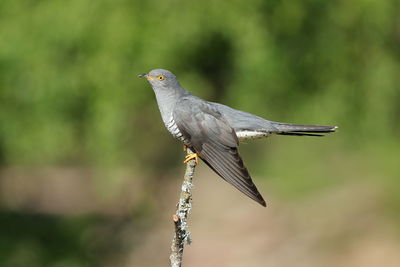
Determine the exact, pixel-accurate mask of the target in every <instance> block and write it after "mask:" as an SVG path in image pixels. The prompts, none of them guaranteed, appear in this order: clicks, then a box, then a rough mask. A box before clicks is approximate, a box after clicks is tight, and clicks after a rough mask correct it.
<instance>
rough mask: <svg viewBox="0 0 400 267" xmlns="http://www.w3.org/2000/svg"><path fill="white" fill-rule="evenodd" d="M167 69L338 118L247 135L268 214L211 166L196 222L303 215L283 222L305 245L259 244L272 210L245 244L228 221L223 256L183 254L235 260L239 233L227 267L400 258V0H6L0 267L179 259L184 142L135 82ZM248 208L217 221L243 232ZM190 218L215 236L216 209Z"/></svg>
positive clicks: (231, 92) (268, 112)
mask: <svg viewBox="0 0 400 267" xmlns="http://www.w3.org/2000/svg"><path fill="white" fill-rule="evenodd" d="M154 68H165V69H169V70H171V71H173V72H174V73H175V74H176V75H177V76H178V77H179V80H180V82H181V84H182V85H183V86H184V87H185V88H187V89H188V90H189V91H191V92H193V93H194V94H196V95H198V96H200V97H203V98H205V99H207V100H211V101H216V102H222V103H224V104H227V105H230V106H232V107H234V108H237V109H242V110H245V111H248V112H252V113H256V114H257V115H260V116H263V117H265V118H268V119H270V120H275V121H284V122H296V123H304V124H328V125H338V126H339V127H340V128H339V132H338V133H335V134H332V135H329V136H328V137H324V138H312V137H285V136H280V137H271V138H268V139H267V140H258V141H255V142H252V143H249V144H247V145H243V146H241V151H242V154H243V157H244V159H245V162H246V164H247V166H248V168H249V170H250V172H251V173H252V174H253V176H254V180H255V182H256V184H257V185H259V187H260V189H261V192H262V193H263V195H264V197H265V198H266V200H267V202H270V207H267V209H262V208H259V207H258V206H256V204H254V203H253V202H252V201H250V200H248V199H246V198H244V197H242V196H241V195H240V193H239V192H237V191H234V189H231V188H229V187H230V186H229V185H228V184H225V183H222V182H221V184H220V182H219V180H220V179H219V178H218V177H217V176H216V175H215V174H213V173H211V172H209V171H208V170H207V168H206V166H204V164H201V166H200V167H199V170H198V175H197V176H196V178H195V183H197V182H198V183H199V186H198V187H196V188H195V191H194V200H195V206H194V210H193V212H194V213H196V209H197V210H198V211H199V212H200V211H201V210H202V211H203V212H202V214H198V217H199V218H202V217H201V215H203V216H207V220H208V221H209V223H210V222H213V221H218V220H217V219H215V216H219V217H218V218H220V219H221V220H223V219H224V216H225V215H224V214H225V212H224V211H226V213H227V214H230V213H229V212H230V210H231V211H233V210H235V212H237V213H238V214H239V215H238V218H243V216H245V215H246V216H251V217H253V216H254V221H260V222H265V223H268V225H270V224H271V223H272V222H274V220H270V219H271V218H278V217H279V218H282V221H283V222H287V223H289V222H290V221H291V223H292V224H290V225H286V224H285V223H282V221H276V225H286V226H287V228H286V227H282V229H281V231H282V232H284V233H289V232H290V233H291V237H293V236H305V237H304V238H305V239H304V240H306V241H304V242H298V243H296V242H292V241H293V240H291V239H288V237H287V236H286V235H278V236H276V237H274V238H273V241H271V242H272V243H273V244H278V245H277V246H278V247H280V248H281V250H279V253H278V252H276V250H269V252H268V253H269V254H268V257H267V256H266V255H267V254H265V251H263V250H264V249H265V248H266V246H267V245H265V244H264V243H263V242H261V241H262V240H264V239H263V237H264V236H265V237H266V238H265V240H267V239H268V240H269V239H271V238H272V237H271V235H272V233H271V232H270V230H271V229H274V226H273V225H272V226H271V225H270V226H271V227H266V226H265V225H264V224H262V223H260V224H259V225H258V227H259V228H256V226H254V227H255V228H256V229H257V230H254V232H249V233H247V235H246V236H244V237H243V238H240V239H239V238H238V237H235V235H229V234H226V235H223V234H221V236H222V237H221V239H222V240H224V242H222V241H221V242H222V243H221V242H220V243H213V244H215V246H216V247H215V248H214V249H215V250H217V251H218V250H219V249H222V248H225V249H226V251H227V254H226V255H225V257H222V256H221V255H219V256H220V257H221V258H220V259H218V257H211V258H213V259H214V260H213V261H211V262H207V261H206V260H205V259H204V258H201V256H202V255H203V253H204V247H203V249H201V248H200V247H199V248H198V249H196V247H195V245H193V246H192V247H191V248H190V249H191V250H190V251H188V253H189V254H188V255H187V258H186V260H187V265H188V266H222V265H221V264H222V263H229V258H231V257H232V255H230V253H229V251H230V250H229V249H227V248H226V244H227V242H229V243H230V244H231V249H232V250H234V249H235V247H242V248H243V245H244V246H245V247H249V249H253V250H252V251H253V252H251V253H254V254H251V253H250V252H249V253H250V254H238V255H241V257H239V256H238V255H236V257H237V260H239V261H237V262H236V263H235V264H230V265H227V266H264V265H263V264H264V263H266V262H271V259H274V261H272V262H273V263H271V264H273V265H272V266H294V265H296V266H330V265H329V264H332V266H338V265H339V266H377V265H376V264H375V265H374V263H376V262H379V263H380V264H383V263H382V261H383V260H385V261H386V264H383V265H385V266H392V265H390V264H391V263H394V264H395V265H393V266H398V265H396V263H399V262H396V261H397V260H399V258H398V255H397V254H398V253H394V252H395V251H397V252H398V249H399V248H400V241H399V240H400V236H399V233H400V231H399V230H400V229H399V227H398V225H399V223H400V216H399V208H400V194H399V192H398V191H399V189H400V182H399V177H400V168H399V162H400V161H399V151H400V141H399V140H400V124H399V116H400V105H399V102H400V3H399V2H398V1H396V0H386V1H370V0H353V1H344V0H342V1H321V0H304V1H261V0H259V1H217V0H204V1H192V2H190V1H173V0H171V1H160V0H159V1H155V0H147V1H139V0H129V1H128V0H117V1H110V0H108V1H107V0H98V1H90V0H79V1H78V0H70V1H59V0H17V1H16V0H1V1H0V168H1V169H0V208H1V209H0V266H34V267H35V266H57V267H64V266H72V267H75V266H76V267H81V266H165V265H166V264H165V263H166V262H167V257H168V249H169V242H170V237H171V236H172V223H171V220H170V217H169V216H170V215H171V214H172V213H173V212H174V208H175V203H176V200H177V198H178V190H179V182H180V179H181V176H182V174H183V169H184V166H183V165H182V163H181V161H182V159H183V157H184V153H183V152H182V151H181V149H182V146H181V144H180V143H179V142H178V141H176V140H174V139H173V138H172V137H171V136H170V135H169V134H168V132H167V131H166V130H165V129H164V127H163V125H162V122H161V118H160V115H159V111H158V108H157V105H156V102H155V98H154V94H153V92H152V90H151V88H150V86H149V85H148V84H147V83H146V81H144V80H142V79H138V78H137V74H140V73H144V72H148V71H150V70H151V69H154ZM204 181H206V182H204ZM202 183H205V184H204V186H203V185H202ZM215 188H222V189H221V190H225V188H226V190H229V191H227V192H228V193H227V195H226V198H227V199H231V201H233V202H234V203H237V204H236V205H238V206H235V205H233V204H231V202H230V201H228V202H222V203H220V200H219V199H218V195H217V193H215V194H214V195H213V196H214V197H215V199H214V200H213V201H212V202H210V200H209V199H207V198H205V199H204V201H203V202H202V201H201V199H202V196H203V195H206V194H209V195H210V194H211V193H210V192H215V191H216V190H214V189H215ZM343 192H347V193H343ZM327 196H331V197H332V199H331V200H330V201H331V202H332V203H331V202H330V201H328V202H329V203H331V204H330V205H329V204H326V203H327V202H326V201H327V200H326V198H327ZM196 198H197V199H198V200H196ZM210 198H211V199H213V198H212V196H210ZM220 198H221V197H220ZM207 201H208V202H207ZM235 201H239V202H235ZM271 201H272V203H271ZM242 203H243V204H242ZM325 204H326V206H325ZM314 205H322V206H321V207H316V208H315V209H314V208H312V207H314ZM213 207H218V209H215V208H213ZM278 207H279V208H278ZM310 207H311V208H310ZM209 208H210V209H209ZM310 209H311V210H310ZM213 210H214V212H213ZM221 210H222V212H221ZM249 210H251V211H252V212H251V213H246V212H248V211H249ZM241 212H242V213H241ZM295 213H296V214H297V213H299V215H298V216H297V217H296V216H295V217H292V215H289V214H295ZM235 214H236V213H235ZM332 216H335V217H334V218H333V217H332ZM234 218H236V217H234ZM238 218H236V219H233V220H229V225H225V226H224V227H222V226H221V225H217V226H215V225H214V226H213V227H217V228H218V229H219V228H229V229H230V231H233V232H235V231H239V230H238V229H241V228H243V224H247V223H248V222H246V221H243V219H238ZM318 218H319V219H318ZM324 218H326V220H323V219H324ZM321 220H322V222H321ZM271 221H272V222H271ZM315 221H317V222H318V223H317V222H316V223H314V224H313V223H312V222H315ZM297 222H298V224H297ZM337 222H339V223H337ZM355 222H356V223H355ZM191 223H192V224H193V228H194V229H193V234H194V235H195V236H194V237H193V238H194V240H195V242H196V239H197V240H199V241H198V242H199V244H202V240H203V241H204V244H208V245H210V244H209V243H207V242H210V240H209V239H208V238H210V236H209V234H211V232H207V231H205V232H204V233H203V234H201V231H200V230H199V231H198V232H197V233H196V231H195V229H197V228H196V227H197V226H196V225H198V227H200V228H199V229H201V227H203V226H204V225H205V222H204V221H202V220H197V219H196V214H194V215H193V218H192V219H191ZM315 224H317V226H318V227H316V225H315ZM202 225H203V226H202ZM211 225H213V224H211ZM296 225H297V226H296ZM204 227H206V226H204ZM303 227H304V228H303ZM310 227H313V228H312V229H313V230H312V231H311V232H308V231H305V229H310ZM288 228H289V229H290V230H288ZM221 231H228V230H227V229H225V230H221ZM164 232H165V234H164ZM154 233H159V234H154ZM304 233H305V234H304ZM327 233H329V234H328V237H326V235H327ZM371 233H374V234H373V237H370V236H371V235H372V234H371ZM254 235H257V236H258V238H260V239H261V241H259V242H258V243H257V242H255V243H253V241H252V240H253V239H252V238H251V237H252V236H254ZM155 236H156V237H155ZM377 236H378V237H379V238H378V240H379V241H377V238H375V237H377ZM267 237H268V238H267ZM313 238H314V239H313ZM249 239H251V240H249ZM296 240H297V239H296ZM299 240H303V239H299ZM307 240H308V241H307ZM310 240H313V241H310ZM265 242H266V241H265ZM194 244H196V243H194ZM218 244H221V247H218V246H217V245H218ZM235 244H236V245H235ZM246 244H247V245H246ZM269 244H270V243H269ZM307 244H312V245H310V246H308V247H309V248H310V251H313V253H311V252H310V251H308V252H307V251H304V247H307ZM354 244H355V245H354ZM210 246H211V245H210ZM205 247H207V245H205ZM267 247H268V246H267ZM274 247H275V245H274ZM315 247H318V248H321V247H322V248H324V249H323V250H322V251H320V250H317V251H315V250H314V248H315ZM236 249H237V248H236ZM358 249H359V250H358ZM155 251H158V252H157V253H154V252H155ZM349 251H350V252H349ZM371 251H372V252H371ZM375 251H378V252H377V253H375V254H374V252H375ZM353 252H354V253H353ZM369 252H371V253H372V254H371V253H369ZM370 254H371V255H375V256H371V255H370ZM196 257H197V258H196ZM370 257H372V258H370ZM247 258H251V259H252V260H253V262H249V261H246V263H243V265H241V261H240V259H241V260H244V259H247ZM288 259H292V260H293V261H294V262H292V263H290V262H289V263H288V262H287V261H288ZM381 259H382V260H381ZM255 260H257V262H254V261H255ZM374 260H375V261H374ZM327 262H329V264H327ZM344 263H345V264H344ZM246 264H247V265H246ZM252 264H253V265H252ZM285 264H286V265H285ZM302 264H304V265H302ZM346 264H348V265H346ZM378 265H379V264H378Z"/></svg>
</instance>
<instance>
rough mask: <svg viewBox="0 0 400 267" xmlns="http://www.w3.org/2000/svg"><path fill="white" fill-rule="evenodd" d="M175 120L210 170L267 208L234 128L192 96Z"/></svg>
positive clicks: (176, 112)
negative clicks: (245, 162) (250, 171)
mask: <svg viewBox="0 0 400 267" xmlns="http://www.w3.org/2000/svg"><path fill="white" fill-rule="evenodd" d="M173 117H174V121H175V122H176V124H177V126H178V128H179V130H180V131H181V133H182V134H183V135H184V136H185V138H187V140H189V142H190V145H191V146H192V148H193V149H194V150H195V151H196V152H197V153H198V155H199V157H200V158H201V159H202V160H203V161H204V162H205V163H206V164H207V165H208V166H210V167H211V169H213V170H214V171H215V172H216V173H217V174H218V175H219V176H221V177H222V178H223V179H224V180H225V181H227V182H228V183H230V184H232V185H233V186H234V187H236V188H237V189H239V190H240V191H241V192H242V193H244V194H245V195H247V196H248V197H250V198H251V199H253V200H255V201H257V202H258V203H260V204H261V205H263V206H265V205H266V204H265V201H264V199H263V197H262V196H261V194H260V193H259V192H258V190H257V187H256V186H255V184H254V183H253V181H252V179H251V177H250V174H249V172H248V171H247V169H246V167H245V166H244V164H243V161H242V159H241V157H240V155H239V152H238V146H239V140H238V138H237V136H236V133H235V131H234V129H233V128H232V127H231V126H230V125H229V123H228V122H227V121H226V120H225V119H224V117H223V116H222V115H221V114H220V113H219V112H218V111H217V110H216V109H215V108H213V106H211V105H210V104H209V103H207V102H204V101H201V100H200V99H197V98H195V97H193V96H190V97H184V98H182V99H181V100H179V101H178V103H177V104H176V105H175V109H174V112H173Z"/></svg>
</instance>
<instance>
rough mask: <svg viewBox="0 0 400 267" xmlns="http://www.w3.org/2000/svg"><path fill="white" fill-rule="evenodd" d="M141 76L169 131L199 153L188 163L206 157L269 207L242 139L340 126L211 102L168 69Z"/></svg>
mask: <svg viewBox="0 0 400 267" xmlns="http://www.w3.org/2000/svg"><path fill="white" fill-rule="evenodd" d="M139 77H145V78H146V79H147V81H149V83H150V85H151V86H152V88H153V90H154V93H155V95H156V98H157V103H158V107H159V109H160V113H161V117H162V120H163V122H164V124H165V127H166V128H167V129H168V131H169V132H170V133H171V134H172V135H173V136H174V137H176V138H178V139H179V140H181V141H182V142H183V143H184V145H185V146H187V147H190V148H191V150H192V151H195V153H194V154H190V155H188V156H187V157H186V160H185V161H184V162H185V163H186V162H187V161H189V160H191V159H193V158H195V159H196V161H197V160H198V159H197V157H200V158H201V159H202V160H203V161H204V162H205V163H206V164H207V165H208V166H209V167H210V168H211V169H213V170H214V171H215V172H216V173H217V174H218V175H219V176H221V177H222V179H224V180H225V181H227V182H228V183H230V184H232V185H233V186H234V187H236V188H237V189H239V190H240V191H241V192H242V193H244V194H245V195H247V196H248V197H250V198H251V199H253V200H255V201H257V202H258V203H260V204H261V205H263V206H264V207H265V206H266V203H265V201H264V199H263V197H262V196H261V194H260V193H259V192H258V190H257V187H256V186H255V184H254V183H253V181H252V179H251V177H250V174H249V172H248V171H247V169H246V167H245V166H244V164H243V161H242V159H241V157H240V155H239V152H238V146H239V141H240V140H246V139H256V138H262V137H266V136H269V135H271V134H279V135H297V136H322V135H323V134H325V133H330V132H334V131H335V130H336V128H337V127H336V126H322V125H298V124H292V123H281V122H274V121H269V120H266V119H263V118H261V117H258V116H256V115H253V114H250V113H247V112H244V111H240V110H236V109H233V108H230V107H228V106H225V105H222V104H219V103H213V102H208V101H205V100H203V99H201V98H199V97H197V96H194V95H192V94H191V93H189V92H188V91H186V90H185V89H184V88H183V87H182V86H181V85H180V83H179V82H178V80H177V78H176V76H175V75H174V74H172V73H171V72H170V71H168V70H163V69H155V70H152V71H150V72H149V73H147V74H141V75H139Z"/></svg>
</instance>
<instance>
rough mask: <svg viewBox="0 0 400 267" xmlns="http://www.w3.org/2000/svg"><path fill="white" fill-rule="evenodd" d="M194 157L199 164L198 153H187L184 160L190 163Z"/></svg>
mask: <svg viewBox="0 0 400 267" xmlns="http://www.w3.org/2000/svg"><path fill="white" fill-rule="evenodd" d="M192 159H195V160H196V164H199V156H198V155H197V153H192V154H189V155H187V156H186V157H185V160H184V161H183V163H188V162H189V161H190V160H192Z"/></svg>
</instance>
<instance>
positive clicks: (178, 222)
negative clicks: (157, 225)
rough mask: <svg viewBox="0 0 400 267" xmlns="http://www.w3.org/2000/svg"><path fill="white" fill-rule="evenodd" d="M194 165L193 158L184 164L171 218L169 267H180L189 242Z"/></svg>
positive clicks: (188, 152) (190, 152)
mask: <svg viewBox="0 0 400 267" xmlns="http://www.w3.org/2000/svg"><path fill="white" fill-rule="evenodd" d="M186 152H187V154H188V155H189V154H192V153H193V151H192V150H190V148H187V150H186ZM196 165H197V162H196V160H195V159H191V160H189V162H188V163H187V164H186V171H185V176H184V177H183V183H182V188H181V194H180V198H179V202H178V204H177V209H176V213H175V215H173V216H172V220H173V221H174V224H175V235H174V238H173V239H172V245H171V255H170V256H169V260H170V262H171V267H180V266H181V265H182V258H183V248H184V245H185V242H187V243H188V244H190V242H191V239H190V232H189V229H188V224H187V217H188V215H189V212H190V209H191V208H192V203H191V201H192V187H193V184H192V180H193V175H194V169H195V168H196Z"/></svg>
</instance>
